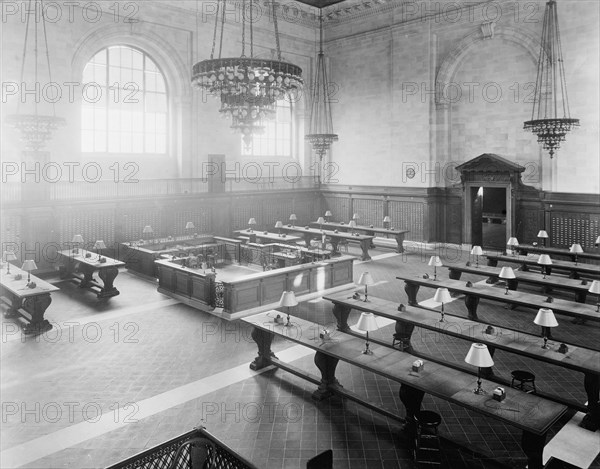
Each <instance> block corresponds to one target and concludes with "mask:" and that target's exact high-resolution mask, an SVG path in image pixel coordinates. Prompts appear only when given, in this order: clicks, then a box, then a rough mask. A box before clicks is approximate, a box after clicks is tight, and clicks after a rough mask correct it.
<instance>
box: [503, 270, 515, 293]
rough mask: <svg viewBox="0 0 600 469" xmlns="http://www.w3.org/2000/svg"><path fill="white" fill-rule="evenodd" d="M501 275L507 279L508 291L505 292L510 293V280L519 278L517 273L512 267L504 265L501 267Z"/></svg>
mask: <svg viewBox="0 0 600 469" xmlns="http://www.w3.org/2000/svg"><path fill="white" fill-rule="evenodd" d="M499 277H500V278H501V279H503V280H506V291H505V292H504V294H505V295H508V281H509V280H512V279H515V278H517V276H516V275H515V272H514V270H513V269H512V267H502V269H500V275H499Z"/></svg>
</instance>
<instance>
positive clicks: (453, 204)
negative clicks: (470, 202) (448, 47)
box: [433, 198, 463, 244]
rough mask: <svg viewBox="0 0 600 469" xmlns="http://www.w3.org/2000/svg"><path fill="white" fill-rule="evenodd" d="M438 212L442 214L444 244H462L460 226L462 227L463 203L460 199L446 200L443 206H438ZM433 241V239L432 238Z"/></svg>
mask: <svg viewBox="0 0 600 469" xmlns="http://www.w3.org/2000/svg"><path fill="white" fill-rule="evenodd" d="M439 210H441V211H442V214H444V215H445V216H444V218H443V219H444V225H443V232H444V238H443V241H444V242H445V243H452V244H461V243H462V226H463V217H462V211H463V203H462V199H458V200H456V199H455V198H452V199H446V204H445V206H440V207H439ZM433 239H435V238H433Z"/></svg>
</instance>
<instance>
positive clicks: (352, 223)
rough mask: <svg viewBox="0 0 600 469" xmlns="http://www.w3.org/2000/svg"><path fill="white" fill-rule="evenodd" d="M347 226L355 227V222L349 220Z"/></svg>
mask: <svg viewBox="0 0 600 469" xmlns="http://www.w3.org/2000/svg"><path fill="white" fill-rule="evenodd" d="M348 226H349V227H350V228H356V222H355V221H354V220H350V221H349V222H348Z"/></svg>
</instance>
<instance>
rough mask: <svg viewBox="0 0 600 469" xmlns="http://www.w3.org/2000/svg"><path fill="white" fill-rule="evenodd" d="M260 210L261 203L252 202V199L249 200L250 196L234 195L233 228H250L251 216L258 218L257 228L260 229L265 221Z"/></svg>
mask: <svg viewBox="0 0 600 469" xmlns="http://www.w3.org/2000/svg"><path fill="white" fill-rule="evenodd" d="M260 212H261V208H260V204H257V203H252V201H248V198H241V197H234V198H233V200H232V202H231V229H232V230H243V229H244V228H248V220H250V218H256V222H257V223H258V225H257V226H256V227H255V228H256V229H258V227H259V226H262V223H263V220H261V218H260V215H261V214H260Z"/></svg>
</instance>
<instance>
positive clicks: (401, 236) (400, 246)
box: [395, 233, 404, 254]
mask: <svg viewBox="0 0 600 469" xmlns="http://www.w3.org/2000/svg"><path fill="white" fill-rule="evenodd" d="M395 238H396V244H398V252H399V253H400V254H402V253H403V252H404V246H403V243H404V233H400V234H397V235H396V236H395Z"/></svg>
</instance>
